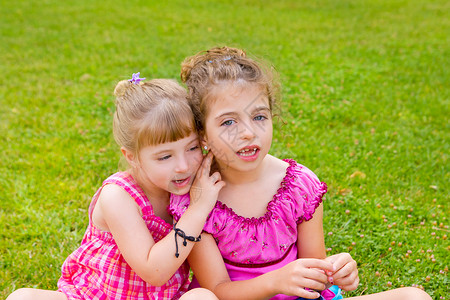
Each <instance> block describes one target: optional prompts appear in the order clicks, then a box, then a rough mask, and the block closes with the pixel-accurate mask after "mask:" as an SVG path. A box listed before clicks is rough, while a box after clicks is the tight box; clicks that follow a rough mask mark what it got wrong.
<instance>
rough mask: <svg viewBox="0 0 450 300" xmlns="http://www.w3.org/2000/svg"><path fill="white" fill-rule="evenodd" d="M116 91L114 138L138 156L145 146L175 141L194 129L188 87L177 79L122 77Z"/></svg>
mask: <svg viewBox="0 0 450 300" xmlns="http://www.w3.org/2000/svg"><path fill="white" fill-rule="evenodd" d="M114 95H115V96H116V101H115V103H116V111H115V113H114V119H113V133H114V138H115V140H116V142H117V143H118V144H119V146H121V147H124V148H126V149H127V150H129V151H131V152H132V153H134V154H135V155H136V157H138V155H137V154H138V153H139V150H140V149H141V148H142V147H145V146H150V145H158V144H161V143H167V142H174V141H177V140H179V139H182V138H184V137H187V136H189V135H190V134H191V133H192V132H194V131H195V123H194V116H193V114H192V111H191V108H190V107H189V104H188V102H187V99H186V97H187V93H186V90H185V89H184V88H183V87H181V86H180V85H179V84H178V83H177V82H176V81H175V80H170V79H153V80H150V81H146V82H140V83H138V84H135V83H132V82H130V81H128V80H122V81H120V82H119V83H118V84H117V85H116V88H115V90H114Z"/></svg>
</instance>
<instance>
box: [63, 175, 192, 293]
mask: <svg viewBox="0 0 450 300" xmlns="http://www.w3.org/2000/svg"><path fill="white" fill-rule="evenodd" d="M107 184H116V185H118V186H120V187H122V188H123V189H124V190H125V191H126V192H127V193H128V194H130V196H131V197H133V199H134V200H135V201H136V203H137V204H138V205H139V207H140V209H141V211H142V215H143V216H142V218H143V219H144V221H145V223H146V224H147V227H148V230H149V231H150V232H151V234H152V237H153V239H154V240H155V242H158V241H159V240H161V239H162V238H164V237H165V236H166V235H167V234H168V233H169V232H170V231H171V230H172V225H171V224H168V223H166V222H165V221H164V220H162V219H161V218H159V217H158V216H155V214H154V213H153V208H152V205H151V204H150V201H149V200H148V198H147V196H146V195H145V194H144V192H143V191H142V189H141V188H140V187H139V186H138V184H137V183H136V181H135V180H134V179H133V177H132V176H131V175H130V174H128V173H127V172H119V173H116V174H114V175H112V176H110V177H109V178H107V179H106V180H105V181H104V182H103V185H102V187H101V188H100V189H98V191H97V192H96V193H95V195H94V197H93V198H92V202H91V205H90V207H89V226H88V228H87V230H86V233H85V235H84V238H83V241H82V242H81V245H80V247H79V248H78V249H77V250H75V251H74V252H73V253H72V254H70V255H69V257H68V258H67V259H66V261H65V262H64V264H63V266H62V276H61V278H60V279H59V281H58V291H60V292H62V293H64V294H65V295H66V296H67V298H68V299H69V300H73V299H90V300H91V299H105V300H106V299H117V300H119V299H130V300H131V299H142V300H144V299H178V298H180V297H181V295H182V294H184V293H185V292H186V291H187V289H188V287H189V283H190V281H189V266H188V264H187V262H185V263H184V264H183V265H181V267H180V268H179V269H178V270H177V271H176V272H175V274H174V275H173V276H172V277H171V278H170V279H169V281H168V282H167V283H166V284H164V285H163V286H160V287H158V286H152V285H151V284H149V283H147V282H145V281H144V280H142V279H141V278H140V277H139V276H138V275H137V274H136V273H135V272H134V271H133V270H132V269H131V267H130V266H129V265H128V264H127V262H126V261H125V259H124V258H123V256H122V254H121V253H120V251H119V248H118V247H117V244H116V242H115V241H114V238H113V236H112V234H111V233H110V232H104V231H101V230H100V229H98V228H97V227H95V225H94V223H93V222H92V211H93V209H94V207H95V203H96V202H97V199H98V196H99V195H100V191H101V190H102V188H103V187H104V186H105V185H107Z"/></svg>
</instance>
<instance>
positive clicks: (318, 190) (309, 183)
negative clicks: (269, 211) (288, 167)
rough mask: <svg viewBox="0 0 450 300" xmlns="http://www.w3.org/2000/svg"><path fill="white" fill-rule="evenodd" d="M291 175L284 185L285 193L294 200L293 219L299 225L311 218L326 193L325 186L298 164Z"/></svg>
mask: <svg viewBox="0 0 450 300" xmlns="http://www.w3.org/2000/svg"><path fill="white" fill-rule="evenodd" d="M291 175H293V176H291V177H290V181H289V182H287V183H286V184H287V185H288V186H289V188H288V189H287V193H288V194H290V196H291V197H292V198H294V199H293V200H294V217H295V219H296V222H297V224H300V223H302V222H303V221H308V220H310V219H311V218H312V216H313V214H314V212H315V211H316V209H317V207H318V206H319V205H320V203H322V199H323V196H324V195H325V194H326V192H327V184H326V183H325V182H321V181H320V180H319V178H317V176H316V174H314V173H313V172H312V171H311V170H310V169H308V168H307V167H305V166H302V165H300V164H296V166H294V168H293V169H292V174H291Z"/></svg>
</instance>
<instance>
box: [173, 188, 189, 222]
mask: <svg viewBox="0 0 450 300" xmlns="http://www.w3.org/2000/svg"><path fill="white" fill-rule="evenodd" d="M189 203H190V198H189V193H187V194H184V195H174V194H171V195H170V204H169V207H168V211H169V213H170V214H171V215H172V216H173V218H174V219H175V221H177V222H178V220H179V219H180V218H181V216H182V215H183V214H184V212H185V211H186V209H187V208H188V206H189Z"/></svg>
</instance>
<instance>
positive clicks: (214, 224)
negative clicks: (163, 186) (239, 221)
mask: <svg viewBox="0 0 450 300" xmlns="http://www.w3.org/2000/svg"><path fill="white" fill-rule="evenodd" d="M189 203H190V196H189V193H187V194H184V195H174V194H172V195H171V196H170V204H169V207H168V211H169V213H170V214H171V215H172V216H173V218H174V220H175V221H176V222H178V220H179V219H180V218H181V216H182V215H183V213H184V212H185V211H186V209H187V208H188V206H189ZM230 214H231V212H230V211H229V209H228V208H225V205H223V204H221V203H219V202H218V203H216V205H215V206H214V208H213V210H212V211H211V212H210V213H209V215H208V218H207V219H206V223H205V226H204V228H203V231H205V232H207V233H211V234H215V233H218V232H219V231H220V230H221V229H223V226H219V225H218V224H226V222H224V220H225V219H226V218H227V217H230Z"/></svg>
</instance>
